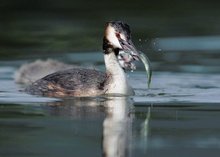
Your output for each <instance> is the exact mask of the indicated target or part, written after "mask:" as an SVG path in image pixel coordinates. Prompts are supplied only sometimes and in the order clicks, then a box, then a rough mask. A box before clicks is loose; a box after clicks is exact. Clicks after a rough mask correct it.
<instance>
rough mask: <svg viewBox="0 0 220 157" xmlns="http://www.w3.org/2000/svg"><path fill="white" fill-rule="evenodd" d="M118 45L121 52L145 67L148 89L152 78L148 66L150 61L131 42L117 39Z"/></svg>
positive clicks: (149, 66)
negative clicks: (140, 62) (139, 61)
mask: <svg viewBox="0 0 220 157" xmlns="http://www.w3.org/2000/svg"><path fill="white" fill-rule="evenodd" d="M118 40H119V43H120V45H121V47H122V50H123V51H124V52H125V53H129V54H130V55H131V56H132V57H133V59H134V60H139V59H140V60H141V61H142V62H143V64H144V66H145V69H146V72H147V78H148V83H147V84H148V89H149V88H150V83H151V76H152V69H151V65H150V60H149V59H148V57H147V56H146V55H145V54H144V53H143V52H141V51H138V50H137V49H136V47H135V46H134V44H133V43H132V41H131V40H129V41H125V40H123V39H121V38H118Z"/></svg>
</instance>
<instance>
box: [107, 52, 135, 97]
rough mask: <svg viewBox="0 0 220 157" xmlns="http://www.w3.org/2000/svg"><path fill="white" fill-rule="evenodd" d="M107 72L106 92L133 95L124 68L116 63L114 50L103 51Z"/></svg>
mask: <svg viewBox="0 0 220 157" xmlns="http://www.w3.org/2000/svg"><path fill="white" fill-rule="evenodd" d="M104 60H105V66H106V73H107V81H106V94H123V95H134V91H133V89H132V88H131V86H130V85H129V83H128V80H127V76H126V74H125V72H124V70H123V69H122V68H121V66H120V65H119V63H118V60H117V57H116V55H115V53H114V52H111V53H104Z"/></svg>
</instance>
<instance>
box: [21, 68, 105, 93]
mask: <svg viewBox="0 0 220 157" xmlns="http://www.w3.org/2000/svg"><path fill="white" fill-rule="evenodd" d="M106 79H107V76H106V74H105V73H103V72H100V71H97V70H92V69H80V68H75V69H68V70H61V71H57V72H55V73H52V74H49V75H47V76H45V77H43V78H42V79H39V80H37V81H35V82H34V83H32V84H31V85H29V86H28V87H27V88H26V89H25V91H26V92H28V93H30V94H34V95H45V96H57V97H62V96H95V95H101V94H104V93H105V82H106Z"/></svg>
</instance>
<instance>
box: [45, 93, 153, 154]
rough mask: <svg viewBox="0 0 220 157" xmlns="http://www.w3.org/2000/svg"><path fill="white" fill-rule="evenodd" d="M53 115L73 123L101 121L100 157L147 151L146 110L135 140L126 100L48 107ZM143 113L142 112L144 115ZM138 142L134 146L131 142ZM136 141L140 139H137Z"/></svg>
mask: <svg viewBox="0 0 220 157" xmlns="http://www.w3.org/2000/svg"><path fill="white" fill-rule="evenodd" d="M49 106H50V107H51V109H52V113H51V114H53V115H56V116H62V117H63V116H68V117H71V118H77V119H84V118H89V119H97V118H98V119H100V118H103V119H104V121H103V131H102V143H101V147H102V156H104V157H130V156H134V154H132V150H133V149H134V148H135V147H142V148H141V149H143V147H145V148H144V149H147V143H148V141H147V137H148V130H149V120H150V109H148V112H147V115H146V119H145V120H144V121H143V123H142V124H141V125H140V126H139V127H140V128H141V129H140V131H139V133H138V134H139V135H137V136H136V137H134V136H133V134H132V130H133V129H132V123H133V121H134V120H135V118H136V117H135V108H134V105H133V102H132V100H131V99H130V98H129V97H104V98H74V99H67V100H64V101H62V102H53V103H49ZM145 113H146V112H145ZM134 138H138V141H139V142H140V143H139V142H138V143H135V142H132V140H136V139H134ZM139 138H140V139H139Z"/></svg>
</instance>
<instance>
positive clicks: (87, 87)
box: [25, 21, 140, 97]
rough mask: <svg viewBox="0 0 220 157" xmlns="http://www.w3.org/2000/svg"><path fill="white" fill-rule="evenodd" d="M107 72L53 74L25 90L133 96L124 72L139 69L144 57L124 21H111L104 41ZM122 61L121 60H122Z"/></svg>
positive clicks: (70, 70)
mask: <svg viewBox="0 0 220 157" xmlns="http://www.w3.org/2000/svg"><path fill="white" fill-rule="evenodd" d="M103 53H104V60H105V66H106V73H103V72H100V71H97V70H91V69H81V68H75V69H68V70H61V71H57V72H55V73H52V74H49V75H47V76H45V77H43V78H42V79H39V80H37V81H35V82H33V83H32V84H31V85H29V86H28V87H27V88H26V89H25V91H26V92H28V93H30V94H35V95H44V96H56V97H59V96H62V97H65V96H75V97H83V96H97V95H104V94H120V95H133V94H134V92H133V89H132V88H131V86H130V85H129V83H128V81H127V76H126V74H125V71H124V69H125V68H129V69H135V65H134V64H133V61H134V60H137V59H138V58H140V56H139V52H138V51H137V50H136V48H135V46H134V45H133V43H132V41H131V30H130V27H129V25H128V24H126V23H123V22H120V21H119V22H109V23H108V25H107V28H106V31H105V36H104V39H103ZM119 59H120V61H119Z"/></svg>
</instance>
